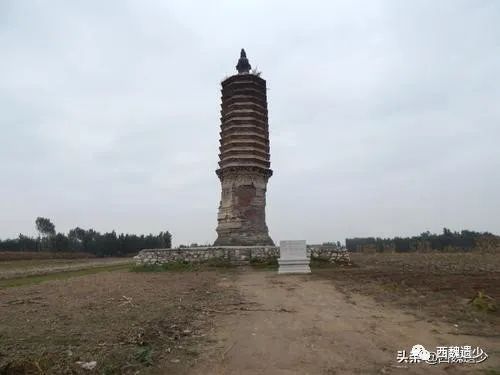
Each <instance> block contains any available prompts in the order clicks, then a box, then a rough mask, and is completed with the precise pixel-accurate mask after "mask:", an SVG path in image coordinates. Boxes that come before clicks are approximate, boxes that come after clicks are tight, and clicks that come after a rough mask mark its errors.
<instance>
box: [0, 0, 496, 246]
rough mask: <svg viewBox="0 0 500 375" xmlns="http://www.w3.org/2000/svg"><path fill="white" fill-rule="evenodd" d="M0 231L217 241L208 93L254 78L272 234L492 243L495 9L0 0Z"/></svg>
mask: <svg viewBox="0 0 500 375" xmlns="http://www.w3.org/2000/svg"><path fill="white" fill-rule="evenodd" d="M0 46H1V50H2V57H1V58H0V130H1V133H0V197H1V199H0V238H8V237H17V236H18V234H19V233H24V234H30V235H34V234H35V224H34V222H35V218H36V217H37V216H44V217H48V218H50V219H51V220H52V221H53V222H54V223H55V225H56V229H57V231H60V232H67V231H68V230H69V229H71V228H74V227H76V226H79V227H82V228H94V229H96V230H98V231H101V232H104V231H111V230H116V231H117V232H128V233H158V232H160V231H165V230H169V231H170V232H171V233H172V234H173V241H174V244H177V245H178V244H190V243H200V244H206V243H211V242H213V241H214V240H215V238H216V232H215V228H216V225H217V209H218V205H219V200H220V182H219V180H218V178H217V176H216V175H215V169H216V168H217V162H218V141H219V127H220V120H219V116H220V113H219V111H220V82H221V80H223V79H224V78H225V77H227V76H230V75H232V74H235V73H236V70H235V65H236V62H237V60H238V57H239V51H240V49H241V48H245V50H246V52H247V56H248V58H249V60H250V63H251V64H252V66H253V67H254V68H257V69H258V70H259V71H261V72H262V77H263V78H264V79H266V80H267V85H268V92H267V94H268V106H269V129H270V142H271V168H272V169H273V170H274V175H273V177H272V178H271V179H270V180H269V184H268V192H267V208H266V214H267V225H268V227H269V231H270V235H271V237H272V238H273V239H274V240H275V242H278V241H279V240H286V239H306V240H307V242H308V243H318V242H325V241H337V240H340V241H343V240H344V239H345V238H346V237H349V238H350V237H356V236H362V237H364V236H377V237H392V236H396V235H399V236H407V235H416V234H419V233H421V232H424V231H427V230H429V231H431V232H441V231H442V228H443V227H447V228H451V229H452V230H462V229H471V230H479V231H490V232H493V233H497V234H500V146H499V141H500V2H498V1H496V0H491V1H487V0H471V1H462V0H441V1H434V0H418V1H404V2H403V1H396V0H390V1H378V0H367V1H361V0H355V1H351V0H345V1H338V0H336V1H290V0H288V1H264V0H262V1H261V0H252V1H244V0H241V1H234V0H226V1H209V2H208V1H186V0H183V1H164V0H158V1H155V0H145V1H140V0H137V1H124V0H116V1H113V0H110V1H100V0H99V1H95V0H85V1H83V0H82V1H76V0H75V1H64V0H52V1H41V0H40V1H35V0H24V1H18V0H2V1H0Z"/></svg>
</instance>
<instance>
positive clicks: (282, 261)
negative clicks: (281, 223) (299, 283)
mask: <svg viewBox="0 0 500 375" xmlns="http://www.w3.org/2000/svg"><path fill="white" fill-rule="evenodd" d="M278 264H279V269H278V274H283V273H311V268H309V258H308V257H307V248H306V241H304V240H299V241H280V258H279V259H278Z"/></svg>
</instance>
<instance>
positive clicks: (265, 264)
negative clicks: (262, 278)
mask: <svg viewBox="0 0 500 375" xmlns="http://www.w3.org/2000/svg"><path fill="white" fill-rule="evenodd" d="M250 265H251V266H252V267H254V268H258V269H273V270H274V269H278V258H275V257H269V258H267V259H255V258H254V259H250Z"/></svg>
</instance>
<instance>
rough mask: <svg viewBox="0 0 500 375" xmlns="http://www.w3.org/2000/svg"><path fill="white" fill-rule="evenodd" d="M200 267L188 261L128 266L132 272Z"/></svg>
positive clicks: (184, 269)
mask: <svg viewBox="0 0 500 375" xmlns="http://www.w3.org/2000/svg"><path fill="white" fill-rule="evenodd" d="M199 268H200V265H199V264H193V263H189V262H182V261H178V262H170V263H162V264H140V265H134V266H132V267H131V268H130V270H131V271H132V272H165V271H196V270H198V269H199Z"/></svg>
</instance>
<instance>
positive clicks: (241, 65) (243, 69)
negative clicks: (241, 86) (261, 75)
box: [236, 48, 252, 74]
mask: <svg viewBox="0 0 500 375" xmlns="http://www.w3.org/2000/svg"><path fill="white" fill-rule="evenodd" d="M250 69H252V66H251V65H250V63H249V62H248V59H247V54H246V52H245V49H244V48H242V49H241V53H240V59H239V60H238V65H236V70H238V73H239V74H244V73H249V72H250Z"/></svg>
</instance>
